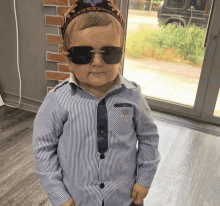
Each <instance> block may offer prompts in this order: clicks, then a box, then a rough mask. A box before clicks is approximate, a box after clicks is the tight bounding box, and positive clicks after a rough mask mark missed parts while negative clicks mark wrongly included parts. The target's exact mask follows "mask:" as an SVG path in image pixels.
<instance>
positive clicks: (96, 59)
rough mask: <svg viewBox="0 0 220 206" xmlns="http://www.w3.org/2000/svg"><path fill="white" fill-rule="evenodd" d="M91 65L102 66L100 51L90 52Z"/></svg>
mask: <svg viewBox="0 0 220 206" xmlns="http://www.w3.org/2000/svg"><path fill="white" fill-rule="evenodd" d="M91 62H92V66H103V65H104V60H103V57H102V53H101V52H100V51H94V52H93V54H92V60H91Z"/></svg>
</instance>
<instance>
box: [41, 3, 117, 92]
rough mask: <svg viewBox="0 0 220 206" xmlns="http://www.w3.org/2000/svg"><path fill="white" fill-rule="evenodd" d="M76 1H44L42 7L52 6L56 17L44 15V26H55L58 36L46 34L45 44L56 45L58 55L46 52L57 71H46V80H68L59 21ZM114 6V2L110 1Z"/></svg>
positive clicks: (48, 89) (48, 88) (68, 74)
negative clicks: (55, 65) (55, 63)
mask: <svg viewBox="0 0 220 206" xmlns="http://www.w3.org/2000/svg"><path fill="white" fill-rule="evenodd" d="M74 2H76V0H44V6H45V7H46V6H50V7H51V6H54V7H55V8H56V15H55V16H50V15H45V24H46V25H48V26H57V32H58V34H48V33H47V34H46V35H47V43H50V44H57V46H58V53H54V52H50V51H47V52H46V59H47V61H53V62H57V71H49V70H46V72H45V74H46V79H47V80H58V82H59V83H61V82H62V81H63V80H65V79H66V78H69V76H70V73H69V69H68V66H67V64H66V62H65V59H64V56H63V55H62V48H61V45H62V44H63V38H62V34H61V21H62V16H63V15H64V13H65V12H66V11H67V10H68V9H69V7H70V6H71V5H72V4H74ZM111 2H112V3H114V4H115V0H111ZM52 88H53V87H47V92H49V91H50V90H51V89H52Z"/></svg>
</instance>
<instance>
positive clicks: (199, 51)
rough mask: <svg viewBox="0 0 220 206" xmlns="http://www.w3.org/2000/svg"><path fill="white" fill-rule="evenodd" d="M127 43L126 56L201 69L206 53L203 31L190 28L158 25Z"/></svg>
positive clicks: (204, 29)
mask: <svg viewBox="0 0 220 206" xmlns="http://www.w3.org/2000/svg"><path fill="white" fill-rule="evenodd" d="M143 25H144V24H142V27H141V30H140V31H138V32H136V33H135V34H134V35H132V36H130V37H129V38H128V39H127V40H126V55H128V56H130V57H132V58H133V57H142V58H144V57H152V58H155V59H158V60H164V61H173V62H183V61H181V60H186V61H185V63H189V64H192V65H196V66H202V63H203V59H204V55H205V50H206V48H205V47H204V41H205V36H206V28H200V27H197V26H195V25H194V24H193V25H191V24H190V22H189V24H188V25H187V26H186V27H183V26H177V27H176V26H175V25H174V24H168V25H164V24H161V23H160V24H159V25H158V27H159V28H155V29H151V30H149V29H144V26H143Z"/></svg>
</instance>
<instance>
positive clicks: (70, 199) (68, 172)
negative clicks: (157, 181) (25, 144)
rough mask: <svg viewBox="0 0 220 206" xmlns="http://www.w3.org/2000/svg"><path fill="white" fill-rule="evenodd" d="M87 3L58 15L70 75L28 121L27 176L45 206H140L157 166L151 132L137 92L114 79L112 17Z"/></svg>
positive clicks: (119, 32) (118, 48) (112, 10)
mask: <svg viewBox="0 0 220 206" xmlns="http://www.w3.org/2000/svg"><path fill="white" fill-rule="evenodd" d="M90 3H92V2H90ZM90 3H88V2H86V1H82V0H81V1H80V0H79V1H77V2H75V3H74V4H73V5H72V6H71V7H70V9H69V10H68V12H67V13H66V14H65V15H64V21H63V25H62V27H61V30H62V36H63V39H64V51H65V52H63V55H64V58H65V61H66V63H67V65H68V67H69V70H70V72H71V75H70V78H68V79H66V80H64V81H63V82H62V83H60V84H58V85H57V86H55V87H54V88H53V89H52V90H50V91H49V92H48V94H47V95H46V97H45V99H44V101H43V103H42V105H41V106H40V108H39V110H38V113H37V115H36V117H35V120H34V125H33V149H34V155H35V173H36V174H38V177H39V179H40V182H41V185H42V187H43V189H44V190H45V192H46V193H47V195H48V198H49V199H50V201H51V203H52V206H59V205H68V206H104V205H105V206H135V205H142V206H143V199H144V198H145V197H146V196H147V194H148V191H149V188H150V186H151V183H152V181H153V179H154V175H155V173H156V170H157V165H158V163H159V161H160V153H159V151H158V142H159V135H158V131H157V126H156V125H155V123H154V120H153V118H152V115H151V110H150V107H149V106H148V104H147V102H146V100H145V99H144V97H143V96H142V94H141V88H140V86H139V85H138V84H137V83H136V82H133V81H129V80H127V79H126V78H124V77H123V76H121V74H120V73H119V71H120V69H121V63H122V60H123V58H124V53H123V48H124V46H125V45H124V44H123V37H124V34H125V32H124V27H123V26H124V19H123V16H122V14H121V12H120V10H119V9H118V8H117V7H116V6H115V5H113V4H112V3H111V1H104V0H102V1H100V2H98V3H97V4H95V6H94V4H90ZM93 9H96V11H94V10H93ZM103 11H104V12H103ZM83 12H84V13H83ZM79 13H80V14H79ZM137 141H138V150H137V148H136V144H137Z"/></svg>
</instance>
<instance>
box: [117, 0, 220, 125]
mask: <svg viewBox="0 0 220 206" xmlns="http://www.w3.org/2000/svg"><path fill="white" fill-rule="evenodd" d="M115 4H116V6H117V7H118V8H119V9H120V10H121V12H122V14H123V16H124V18H125V31H126V32H127V19H128V8H129V0H116V1H115ZM211 10H212V15H210V18H211V19H209V24H208V28H207V35H209V36H207V37H206V39H205V43H204V45H206V52H205V56H204V62H203V66H202V70H201V75H200V79H199V84H198V90H197V94H196V98H195V104H194V106H193V107H192V106H189V105H182V104H179V103H174V102H168V101H165V100H160V99H156V98H153V97H146V96H145V99H146V101H147V103H148V104H149V106H150V108H152V109H154V110H157V111H161V112H167V113H170V114H175V115H178V116H183V117H186V118H190V119H194V120H197V121H201V122H207V123H214V124H217V125H219V124H220V117H218V116H214V115H213V113H214V109H215V104H216V101H217V98H218V93H219V87H220V71H218V69H217V68H218V65H217V63H219V61H218V59H219V57H220V41H219V31H220V24H218V19H220V1H216V0H213V5H212V8H211ZM212 37H216V38H212ZM207 42H208V43H207ZM217 46H218V49H217ZM219 67H220V64H219ZM123 70H124V60H123V61H122V69H121V74H122V76H123Z"/></svg>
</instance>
